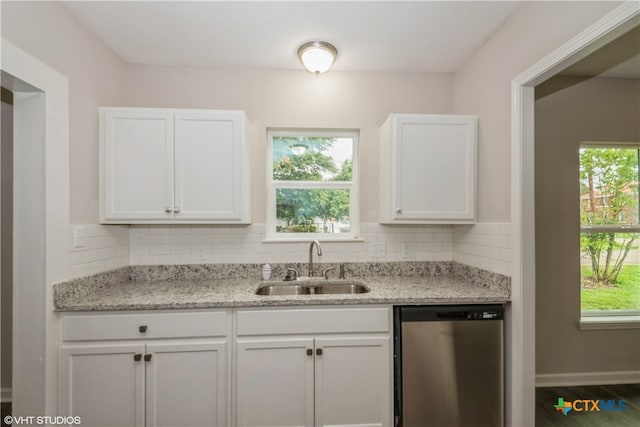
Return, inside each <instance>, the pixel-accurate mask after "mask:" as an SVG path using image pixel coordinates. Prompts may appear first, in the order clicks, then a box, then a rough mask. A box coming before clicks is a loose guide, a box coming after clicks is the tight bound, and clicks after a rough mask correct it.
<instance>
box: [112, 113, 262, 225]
mask: <svg viewBox="0 0 640 427" xmlns="http://www.w3.org/2000/svg"><path fill="white" fill-rule="evenodd" d="M246 127H247V119H246V116H245V114H244V112H242V111H214V110H173V109H156V108H101V109H100V159H101V160H100V164H101V178H100V197H101V222H102V223H119V224H153V223H192V224H194V223H198V224H248V223H250V222H251V220H250V208H249V168H248V164H247V159H248V155H247V149H246Z"/></svg>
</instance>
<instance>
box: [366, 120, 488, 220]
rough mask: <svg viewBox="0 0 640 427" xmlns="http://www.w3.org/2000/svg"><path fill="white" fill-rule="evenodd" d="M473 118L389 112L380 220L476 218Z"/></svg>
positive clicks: (382, 163) (382, 157) (382, 148)
mask: <svg viewBox="0 0 640 427" xmlns="http://www.w3.org/2000/svg"><path fill="white" fill-rule="evenodd" d="M476 127H477V118H476V117H475V116H454V115H425V114H391V115H390V116H389V118H388V119H387V120H386V121H385V123H384V124H383V125H382V128H381V130H380V198H379V199H380V222H381V223H383V224H470V223H474V222H475V219H476V216H475V215H476V212H475V211H476Z"/></svg>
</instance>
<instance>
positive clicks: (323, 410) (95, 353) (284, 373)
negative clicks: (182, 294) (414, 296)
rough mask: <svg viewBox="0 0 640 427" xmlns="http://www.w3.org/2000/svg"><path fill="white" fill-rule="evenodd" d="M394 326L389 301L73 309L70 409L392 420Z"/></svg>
mask: <svg viewBox="0 0 640 427" xmlns="http://www.w3.org/2000/svg"><path fill="white" fill-rule="evenodd" d="M232 331H234V332H233V334H232ZM391 334H392V319H391V309H390V307H388V306H365V307H363V306H358V307H339V308H334V307H309V308H307V307H305V308H275V309H273V308H253V309H234V310H233V311H232V310H211V311H198V310H192V311H189V310H184V311H181V312H178V311H177V310H176V311H175V312H174V311H166V312H153V311H149V312H128V313H125V312H120V313H118V312H112V313H65V314H63V315H62V345H61V354H60V356H61V357H60V361H61V362H60V363H61V366H60V392H61V394H60V415H63V416H79V417H81V419H82V425H85V426H128V427H129V426H140V427H149V426H184V427H186V426H229V425H233V426H260V427H267V426H274V427H275V426H278V427H285V426H318V427H319V426H337V425H340V426H359V427H365V426H369V427H373V426H384V427H390V426H391V425H392V415H393V406H392V389H393V380H392V372H393V371H392V348H391V346H392V335H391ZM232 339H233V348H232V346H231V345H230V342H231V340H232ZM232 357H233V360H232ZM232 367H233V369H231V368H232ZM232 391H233V393H232Z"/></svg>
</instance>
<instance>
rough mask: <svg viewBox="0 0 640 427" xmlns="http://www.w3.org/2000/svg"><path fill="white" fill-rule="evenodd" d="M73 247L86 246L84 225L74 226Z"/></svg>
mask: <svg viewBox="0 0 640 427" xmlns="http://www.w3.org/2000/svg"><path fill="white" fill-rule="evenodd" d="M73 247H74V248H84V247H85V229H84V227H78V226H76V227H73Z"/></svg>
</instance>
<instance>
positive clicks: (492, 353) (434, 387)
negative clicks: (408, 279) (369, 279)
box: [394, 305, 504, 427]
mask: <svg viewBox="0 0 640 427" xmlns="http://www.w3.org/2000/svg"><path fill="white" fill-rule="evenodd" d="M503 319H504V314H503V307H502V306H501V305H464V306H460V305H454V306H452V305H449V306H399V307H394V340H395V341H394V365H395V367H394V370H395V375H394V376H395V378H394V382H395V392H394V400H395V402H394V403H395V405H394V406H395V425H396V427H431V426H433V427H481V426H491V427H493V426H503V425H504V367H503V366H504V345H503Z"/></svg>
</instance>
